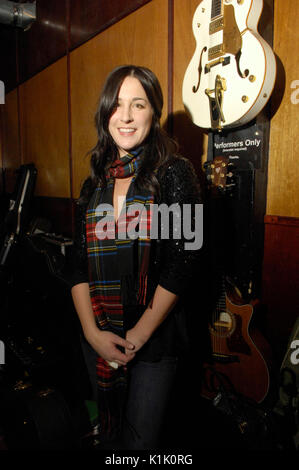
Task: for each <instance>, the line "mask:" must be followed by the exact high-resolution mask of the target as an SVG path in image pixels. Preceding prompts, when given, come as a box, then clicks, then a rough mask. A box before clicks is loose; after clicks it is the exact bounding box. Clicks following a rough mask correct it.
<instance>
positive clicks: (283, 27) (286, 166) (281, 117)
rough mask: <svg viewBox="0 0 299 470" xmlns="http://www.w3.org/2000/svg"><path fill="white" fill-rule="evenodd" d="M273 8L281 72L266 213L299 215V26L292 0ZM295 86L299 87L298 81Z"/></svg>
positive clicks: (275, 97)
mask: <svg viewBox="0 0 299 470" xmlns="http://www.w3.org/2000/svg"><path fill="white" fill-rule="evenodd" d="M274 8H275V10H274V51H275V53H276V55H277V63H278V74H277V81H276V86H275V89H274V92H273V95H272V110H273V116H272V120H271V132H270V158H269V167H268V193H267V196H268V197H267V214H274V215H282V216H289V217H298V216H299V184H298V181H299V165H298V135H299V121H298V109H299V100H298V92H297V94H296V90H295V89H294V88H291V87H292V83H293V82H294V81H295V80H299V63H298V53H297V51H298V48H299V30H298V27H297V26H298V25H297V16H296V14H294V1H293V0H285V1H284V2H278V1H275V2H274ZM293 86H294V85H293ZM295 86H296V87H297V90H298V83H297V85H295ZM292 94H293V95H292ZM292 96H293V101H294V102H292ZM295 103H296V104H295Z"/></svg>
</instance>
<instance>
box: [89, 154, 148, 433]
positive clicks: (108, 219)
mask: <svg viewBox="0 0 299 470" xmlns="http://www.w3.org/2000/svg"><path fill="white" fill-rule="evenodd" d="M140 158H141V156H140V151H139V152H136V153H133V152H131V153H130V154H128V155H126V156H125V157H122V158H121V159H120V163H118V164H114V166H113V167H112V172H109V175H108V177H107V186H106V188H105V189H102V188H100V187H98V188H97V189H96V190H95V192H94V194H93V196H92V198H91V200H90V203H89V205H88V208H87V213H86V239H87V254H88V267H89V286H90V295H91V302H92V307H93V311H94V315H95V318H96V322H97V325H98V327H99V328H100V329H101V330H105V331H111V332H113V333H115V334H117V335H119V336H122V337H125V328H124V321H125V319H124V306H138V305H139V306H142V305H145V302H146V294H147V276H148V265H149V254H150V238H149V235H148V234H149V233H150V224H151V205H152V203H153V196H152V194H150V193H149V192H148V191H145V190H138V189H137V188H136V186H135V185H134V180H135V177H136V172H137V171H138V166H139V163H140ZM115 163H116V162H115ZM115 175H117V176H119V175H121V176H120V177H125V176H130V175H133V179H132V183H131V185H130V187H129V190H128V193H127V196H126V202H125V204H124V206H123V208H122V211H121V213H120V216H119V218H118V220H117V222H115V219H114V213H113V207H112V203H113V190H114V176H115ZM133 204H134V205H135V204H138V207H139V208H140V212H139V214H136V213H135V212H133V211H132V214H130V208H131V209H132V207H133V206H132V205H133ZM141 209H142V210H141ZM132 222H133V223H134V225H136V223H138V224H139V237H138V238H136V239H132V238H130V237H129V236H128V227H129V225H130V224H132ZM140 234H141V235H140ZM96 371H97V385H98V409H99V421H100V422H99V424H100V432H101V434H102V436H103V438H104V439H106V440H112V439H114V438H116V436H117V435H118V434H119V432H120V428H121V421H122V408H123V404H124V396H125V393H124V392H125V389H126V373H127V369H126V367H119V368H118V369H113V368H112V367H111V366H110V365H109V364H108V363H107V362H106V361H105V360H104V359H103V358H101V357H98V358H97V364H96Z"/></svg>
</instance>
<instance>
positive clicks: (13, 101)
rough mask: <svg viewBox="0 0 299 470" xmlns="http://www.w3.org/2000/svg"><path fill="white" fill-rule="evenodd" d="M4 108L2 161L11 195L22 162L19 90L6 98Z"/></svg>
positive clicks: (7, 188) (13, 91)
mask: <svg viewBox="0 0 299 470" xmlns="http://www.w3.org/2000/svg"><path fill="white" fill-rule="evenodd" d="M1 106H2V112H3V114H2V117H3V119H2V125H3V128H2V139H3V140H2V151H3V156H2V161H3V170H4V172H5V186H6V187H5V189H6V191H7V192H9V193H11V192H12V191H13V189H14V185H15V181H16V177H15V170H16V168H18V167H19V166H20V165H21V163H22V161H21V154H20V144H19V120H18V115H19V114H18V90H17V89H14V90H12V91H11V92H10V93H7V95H6V96H5V104H4V105H1Z"/></svg>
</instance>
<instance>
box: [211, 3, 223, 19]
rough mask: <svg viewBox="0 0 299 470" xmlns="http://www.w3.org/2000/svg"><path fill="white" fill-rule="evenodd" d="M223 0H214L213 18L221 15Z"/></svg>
mask: <svg viewBox="0 0 299 470" xmlns="http://www.w3.org/2000/svg"><path fill="white" fill-rule="evenodd" d="M221 6H222V0H212V10H211V20H213V19H214V18H216V17H217V16H219V15H221Z"/></svg>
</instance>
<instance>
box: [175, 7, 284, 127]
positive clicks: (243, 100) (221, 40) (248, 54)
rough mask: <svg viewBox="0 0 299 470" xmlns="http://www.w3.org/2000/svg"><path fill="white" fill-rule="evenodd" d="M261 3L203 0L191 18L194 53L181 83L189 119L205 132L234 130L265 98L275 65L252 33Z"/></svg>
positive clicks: (268, 50) (251, 116)
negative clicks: (210, 130) (224, 129)
mask: <svg viewBox="0 0 299 470" xmlns="http://www.w3.org/2000/svg"><path fill="white" fill-rule="evenodd" d="M262 10H263V0H203V1H202V2H201V3H200V4H199V5H198V7H197V9H196V11H195V13H194V16H193V22H192V27H193V34H194V36H195V39H196V50H195V53H194V55H193V57H192V59H191V62H190V63H189V65H188V67H187V70H186V73H185V76H184V81H183V90H182V91H183V102H184V105H185V108H186V111H187V112H188V113H189V114H190V116H191V119H192V121H193V122H194V124H196V125H197V126H199V127H202V128H206V129H222V128H224V127H238V126H241V125H243V124H246V123H248V122H249V121H251V120H252V119H254V118H255V117H256V116H257V115H258V113H259V112H260V111H261V110H262V109H263V107H264V106H265V105H266V103H267V101H268V100H269V98H270V96H271V93H272V90H273V87H274V83H275V77H276V61H275V56H274V53H273V51H272V49H271V47H270V46H269V44H268V43H267V42H266V41H265V40H264V39H263V38H262V37H261V36H260V34H259V33H258V31H257V27H258V22H259V18H260V15H261V12H262Z"/></svg>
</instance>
